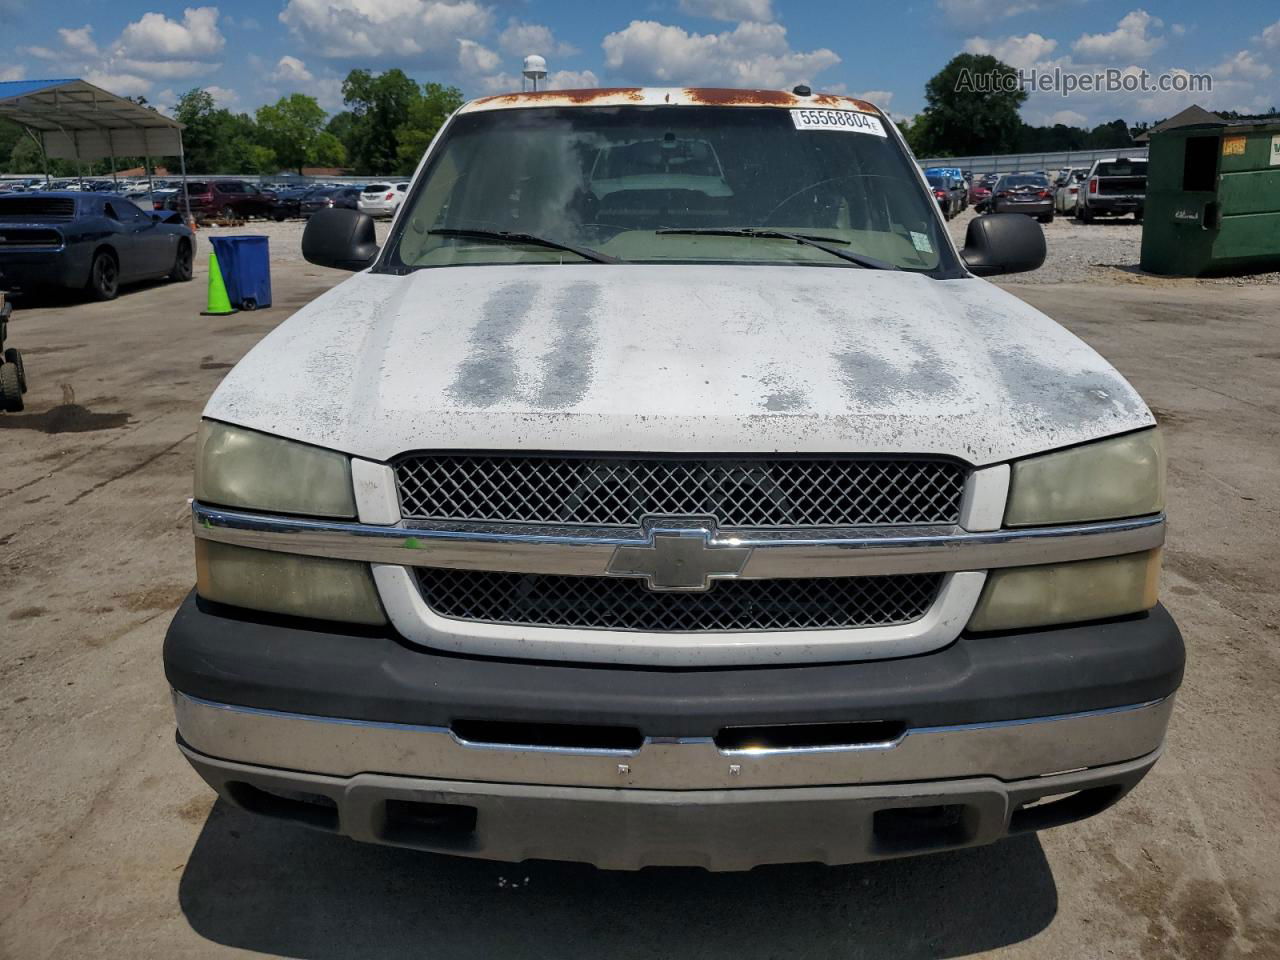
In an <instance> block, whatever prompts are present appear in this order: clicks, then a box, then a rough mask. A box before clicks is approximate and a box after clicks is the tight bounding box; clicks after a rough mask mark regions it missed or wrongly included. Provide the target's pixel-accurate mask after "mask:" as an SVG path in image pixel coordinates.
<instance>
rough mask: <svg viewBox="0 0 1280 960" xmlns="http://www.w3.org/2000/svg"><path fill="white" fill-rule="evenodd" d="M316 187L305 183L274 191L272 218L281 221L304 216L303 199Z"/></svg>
mask: <svg viewBox="0 0 1280 960" xmlns="http://www.w3.org/2000/svg"><path fill="white" fill-rule="evenodd" d="M314 189H317V188H316V187H309V186H306V185H305V184H303V185H300V186H292V187H284V188H282V189H279V190H275V191H273V193H274V195H275V200H274V201H273V202H272V204H271V219H272V220H275V221H281V220H289V219H292V218H295V217H300V216H302V200H303V198H304V197H306V195H307V194H308V193H310V192H311V191H312V190H314Z"/></svg>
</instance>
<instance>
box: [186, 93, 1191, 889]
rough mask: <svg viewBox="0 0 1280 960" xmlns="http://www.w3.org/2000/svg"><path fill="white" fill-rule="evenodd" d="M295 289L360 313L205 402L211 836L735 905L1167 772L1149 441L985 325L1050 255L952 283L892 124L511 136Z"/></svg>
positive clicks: (333, 222) (622, 110)
mask: <svg viewBox="0 0 1280 960" xmlns="http://www.w3.org/2000/svg"><path fill="white" fill-rule="evenodd" d="M602 156H605V157H608V158H609V159H608V163H607V164H604V162H603V161H602V160H601V157H602ZM713 161H714V162H713ZM604 166H607V167H608V173H607V176H606V175H603V174H602V170H603V169H604ZM593 171H594V174H593ZM601 184H604V185H606V186H607V189H606V188H605V186H601ZM303 250H304V253H305V255H306V256H307V258H308V259H309V260H311V261H312V262H314V263H319V264H324V265H328V266H334V267H341V268H345V269H348V270H352V271H356V273H355V275H354V276H352V277H351V278H350V279H348V280H346V281H345V282H343V283H340V284H338V285H337V286H335V287H334V288H333V289H332V290H330V291H329V292H327V293H325V294H324V295H322V296H321V297H319V298H318V299H316V300H315V301H314V302H313V303H311V304H309V305H308V306H306V307H304V308H303V309H302V310H300V311H299V312H298V313H297V314H296V315H294V316H293V317H292V318H290V319H289V320H287V321H286V322H284V323H283V324H282V325H280V326H279V327H278V328H277V329H275V330H274V331H273V332H272V333H270V334H269V335H268V336H266V337H265V338H264V339H263V340H262V342H261V343H260V344H258V345H257V346H256V347H255V348H254V349H253V350H252V351H250V353H249V354H248V355H247V356H246V357H245V358H244V359H243V360H242V361H241V362H240V363H239V364H238V365H237V366H236V367H235V369H233V370H232V371H231V372H230V373H229V374H228V376H227V377H226V379H225V380H224V381H223V382H222V384H221V386H219V388H218V389H217V391H216V393H215V394H214V396H213V398H212V399H211V400H210V402H209V405H208V407H207V408H206V410H205V413H204V419H203V421H202V423H201V425H200V430H199V441H198V446H197V467H196V482H195V501H194V504H193V511H194V531H195V536H196V541H195V543H196V560H197V571H198V578H197V586H196V589H195V590H194V591H193V593H192V594H191V595H190V596H189V597H188V598H187V600H186V601H185V602H184V603H183V605H182V607H181V608H180V610H179V611H178V612H177V615H176V616H175V618H174V620H173V622H172V625H171V626H170V629H169V632H168V636H167V639H166V643H165V650H164V660H165V668H166V673H167V676H168V679H169V682H170V684H171V686H172V688H173V697H174V704H175V708H176V713H177V727H178V745H179V747H180V749H181V750H182V752H183V753H184V754H185V755H186V757H187V759H188V760H189V761H190V762H191V764H192V765H193V766H194V767H195V768H196V770H197V771H199V773H200V775H201V776H202V777H204V779H205V780H207V781H208V783H209V784H210V785H211V786H212V787H213V788H214V789H215V790H217V791H218V793H219V794H220V795H221V796H222V797H223V798H224V799H225V800H226V801H228V802H230V803H232V804H234V805H237V806H239V807H242V808H244V809H247V810H250V811H254V812H256V813H259V814H264V815H267V816H271V817H276V818H278V819H280V820H285V821H290V822H295V823H300V824H306V825H310V826H312V827H316V828H320V829H323V830H328V831H333V832H337V833H341V834H345V835H347V836H350V837H354V838H356V839H359V840H366V841H373V842H379V843H389V844H398V845H403V846H408V847H415V848H419V849H424V850H432V851H442V852H447V853H455V854H462V855H467V856H476V857H488V858H495V859H503V860H521V859H527V858H550V859H564V860H579V861H586V862H590V863H595V864H597V865H600V866H602V867H609V868H624V869H626V868H631V869H634V868H639V867H642V866H645V865H649V864H692V865H701V866H704V867H707V868H709V869H717V870H729V869H746V868H750V867H752V866H755V865H757V864H764V863H778V862H790V861H821V862H826V863H847V862H852V861H860V860H871V859H877V858H883V857H893V856H903V855H908V854H915V853H923V852H930V851H939V850H947V849H953V848H958V847H965V846H970V845H975V844H981V843H988V842H991V841H994V840H996V839H998V838H1001V837H1004V836H1007V835H1009V834H1016V833H1022V832H1026V831H1034V830H1038V829H1041V828H1044V827H1049V826H1055V825H1058V824H1062V823H1067V822H1070V821H1073V820H1078V819H1080V818H1083V817H1086V816H1089V815H1091V814H1094V813H1097V812H1099V811H1101V810H1103V809H1105V808H1106V807H1108V806H1109V805H1111V804H1112V803H1114V802H1115V801H1116V800H1118V799H1119V798H1120V797H1121V796H1123V795H1124V794H1125V793H1126V791H1128V790H1129V789H1130V788H1132V787H1133V786H1134V785H1135V784H1136V783H1137V782H1138V781H1139V780H1140V779H1141V778H1142V777H1143V776H1144V775H1145V774H1146V772H1147V771H1148V770H1149V769H1150V768H1151V766H1152V765H1153V764H1154V763H1155V762H1156V759H1157V757H1158V756H1159V754H1160V751H1161V749H1162V745H1163V742H1164V735H1165V729H1166V725H1167V723H1168V719H1169V714H1170V710H1171V709H1172V705H1173V696H1174V693H1175V691H1176V689H1177V687H1178V685H1179V683H1180V681H1181V676H1182V669H1183V646H1182V640H1181V637H1180V635H1179V632H1178V629H1177V627H1176V626H1175V625H1174V623H1173V622H1172V620H1171V619H1170V617H1169V615H1168V614H1167V613H1166V612H1165V610H1164V609H1163V608H1162V607H1161V606H1160V605H1159V604H1158V603H1157V581H1158V577H1159V570H1160V553H1161V545H1162V543H1163V541H1164V529H1165V520H1164V512H1163V511H1164V463H1163V450H1162V446H1161V443H1160V436H1159V433H1158V431H1157V430H1156V428H1155V421H1154V419H1153V418H1152V415H1151V412H1150V411H1149V410H1148V409H1147V407H1146V406H1145V405H1144V404H1143V402H1142V400H1141V399H1140V398H1139V397H1138V395H1137V394H1136V393H1135V392H1134V390H1133V389H1132V388H1131V387H1130V386H1129V384H1128V383H1126V382H1125V380H1124V379H1123V378H1122V377H1121V376H1120V375H1119V374H1118V373H1117V372H1116V371H1115V370H1114V369H1113V368H1112V367H1111V366H1110V365H1109V364H1107V362H1106V361H1104V360H1103V359H1102V358H1101V357H1099V356H1098V355H1097V354H1096V353H1095V352H1094V351H1093V350H1092V349H1090V348H1089V347H1088V346H1087V345H1085V344H1084V343H1082V342H1081V341H1080V340H1078V339H1077V338H1076V337H1074V336H1072V335H1071V334H1070V333H1068V332H1067V331H1066V330H1064V329H1063V328H1062V327H1060V326H1058V325H1057V324H1056V323H1054V322H1053V321H1052V320H1050V319H1049V318H1048V317H1046V316H1044V315H1043V314H1041V313H1039V312H1037V311H1036V310H1034V309H1032V308H1031V307H1029V306H1027V305H1026V304H1025V303H1023V302H1021V301H1020V300H1018V299H1017V298H1015V297H1014V296H1012V295H1010V294H1009V293H1006V292H1005V291H1003V290H1001V289H999V288H998V287H995V286H993V285H991V284H989V283H988V282H987V281H985V280H983V279H980V277H981V276H983V275H992V274H997V273H1001V272H1014V271H1019V270H1030V269H1034V268H1036V267H1037V266H1039V265H1040V263H1042V262H1043V259H1044V255H1045V245H1044V238H1043V234H1042V233H1041V230H1040V227H1039V226H1037V225H1036V223H1035V222H1034V221H1032V220H1031V219H1029V218H1027V217H1023V216H1020V215H1017V214H1011V215H992V216H987V217H981V218H978V219H976V220H974V221H973V223H972V224H971V225H970V227H969V233H968V237H967V241H966V246H965V248H964V249H963V250H962V251H957V250H956V249H955V248H954V246H953V245H952V243H951V240H950V239H949V237H948V234H947V230H946V229H945V226H944V224H943V221H942V217H941V215H940V214H939V212H938V209H937V205H936V204H935V203H934V201H933V198H932V196H931V194H930V193H929V190H928V189H927V186H926V184H925V181H924V179H923V177H922V175H921V173H920V172H919V170H918V169H917V167H916V165H915V163H914V162H913V160H912V157H911V155H910V152H909V151H908V149H907V147H906V145H905V143H904V142H903V140H902V138H901V137H900V136H899V134H898V131H897V129H896V128H895V126H894V124H893V123H891V122H890V121H889V120H888V119H887V118H886V117H885V115H884V114H882V113H881V112H880V111H879V110H878V109H877V108H876V107H874V106H872V105H871V104H869V103H866V102H864V101H862V100H857V99H851V98H847V97H840V96H827V95H812V94H810V93H809V91H808V90H807V89H804V88H797V90H796V91H795V92H792V93H784V92H779V91H760V90H713V89H692V88H673V89H630V88H628V89H602V90H584V91H567V92H566V91H555V92H538V93H530V94H510V95H504V96H496V97H488V98H485V99H482V100H477V101H474V102H472V103H469V104H467V105H466V106H464V107H462V108H461V109H460V110H459V111H458V112H457V113H456V114H455V115H454V116H453V117H452V118H451V119H450V120H449V121H448V122H447V123H446V125H445V126H444V128H443V129H442V130H441V131H440V134H439V135H438V136H437V138H436V139H435V141H434V142H433V144H432V145H431V147H430V148H429V150H428V152H427V155H426V157H425V158H424V159H423V161H422V165H421V166H420V168H419V170H418V172H417V174H416V175H415V177H414V179H413V183H412V186H411V187H410V188H409V191H408V194H407V196H406V199H405V201H404V203H403V204H402V205H401V207H400V209H399V211H398V212H397V214H396V217H395V220H394V221H393V223H392V225H391V227H390V232H389V235H388V237H387V239H386V242H385V244H383V245H382V246H381V248H379V247H378V246H377V244H376V243H375V235H374V229H373V222H372V220H370V219H369V218H368V217H367V216H365V215H363V214H361V213H358V212H356V211H353V210H340V209H339V210H332V211H323V212H321V213H319V214H317V215H316V216H315V217H313V218H312V220H311V221H310V223H309V224H308V225H307V228H306V234H305V236H304V239H303Z"/></svg>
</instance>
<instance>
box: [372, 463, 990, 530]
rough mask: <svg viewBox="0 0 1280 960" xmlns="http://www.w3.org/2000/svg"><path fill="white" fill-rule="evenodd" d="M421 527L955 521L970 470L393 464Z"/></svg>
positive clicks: (404, 503)
mask: <svg viewBox="0 0 1280 960" xmlns="http://www.w3.org/2000/svg"><path fill="white" fill-rule="evenodd" d="M395 472H396V482H397V485H398V487H399V491H400V506H401V512H402V515H403V516H404V517H406V518H408V519H415V520H472V521H493V522H503V523H544V524H584V525H593V526H627V527H637V526H639V525H640V520H641V518H642V517H644V516H646V515H657V516H709V517H714V518H715V519H716V520H717V522H718V523H719V524H720V525H721V526H723V527H826V526H831V527H842V526H868V525H888V526H892V525H903V524H945V523H956V522H958V520H959V516H960V498H961V494H962V493H963V490H964V481H965V471H964V468H963V467H961V466H960V465H959V464H956V463H952V462H949V461H944V460H878V459H870V458H862V459H849V458H832V457H827V458H802V457H797V458H787V459H729V458H702V459H679V458H669V459H648V458H646V459H628V458H616V459H615V458H599V457H586V456H579V457H560V456H557V457H511V456H484V455H481V456H470V455H453V454H440V455H430V454H413V455H410V456H406V457H402V458H401V459H400V460H399V461H398V462H397V463H396V464H395Z"/></svg>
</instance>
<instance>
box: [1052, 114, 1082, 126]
mask: <svg viewBox="0 0 1280 960" xmlns="http://www.w3.org/2000/svg"><path fill="white" fill-rule="evenodd" d="M1048 121H1049V125H1050V126H1053V125H1054V124H1055V123H1061V124H1063V125H1064V126H1068V127H1088V125H1089V118H1088V117H1086V116H1085V115H1084V114H1083V113H1076V111H1074V110H1059V111H1058V112H1057V113H1055V114H1053V115H1052V116H1050V117H1049V118H1048Z"/></svg>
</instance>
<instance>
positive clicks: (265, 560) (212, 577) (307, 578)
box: [196, 540, 387, 624]
mask: <svg viewBox="0 0 1280 960" xmlns="http://www.w3.org/2000/svg"><path fill="white" fill-rule="evenodd" d="M196 592H197V593H199V594H200V596H202V597H204V598H205V599H206V600H213V601H215V602H217V603H227V604H231V605H232V606H236V607H247V608H248V609H250V610H262V611H265V612H267V613H281V614H285V615H286V616H293V617H313V618H316V619H319V620H343V621H346V622H348V623H367V624H383V623H386V622H387V618H386V616H385V615H384V614H383V612H382V604H381V603H379V601H378V591H377V588H376V587H375V586H374V584H373V574H372V573H370V572H369V565H368V564H367V563H359V562H357V561H355V560H331V559H329V558H327V557H303V556H299V555H297V554H291V553H274V552H272V551H268V550H253V549H250V548H249V547H237V546H233V545H231V544H226V543H215V542H213V541H211V540H197V541H196Z"/></svg>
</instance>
